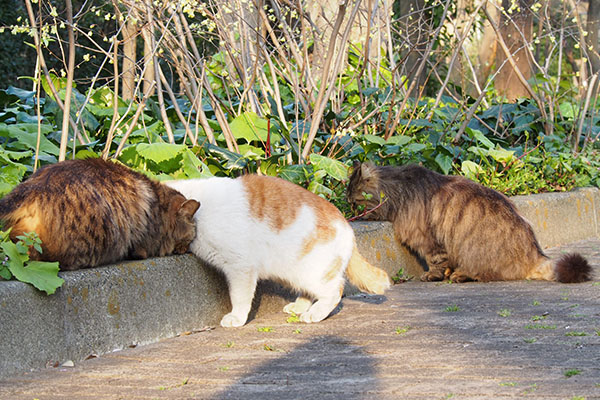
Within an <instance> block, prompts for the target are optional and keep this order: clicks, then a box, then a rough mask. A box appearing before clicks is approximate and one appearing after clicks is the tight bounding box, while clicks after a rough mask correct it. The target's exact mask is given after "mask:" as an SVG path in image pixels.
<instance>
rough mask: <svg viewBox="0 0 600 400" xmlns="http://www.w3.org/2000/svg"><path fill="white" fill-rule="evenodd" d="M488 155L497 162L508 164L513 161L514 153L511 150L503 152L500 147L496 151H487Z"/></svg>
mask: <svg viewBox="0 0 600 400" xmlns="http://www.w3.org/2000/svg"><path fill="white" fill-rule="evenodd" d="M488 154H489V155H490V157H492V158H493V159H494V160H496V161H498V162H509V161H510V160H512V159H513V157H514V154H515V152H514V151H512V150H505V149H503V148H502V147H500V148H498V149H491V150H490V151H488Z"/></svg>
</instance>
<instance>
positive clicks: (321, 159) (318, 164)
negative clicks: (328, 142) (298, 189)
mask: <svg viewBox="0 0 600 400" xmlns="http://www.w3.org/2000/svg"><path fill="white" fill-rule="evenodd" d="M309 159H310V162H311V164H313V165H314V168H315V169H316V170H319V169H320V170H323V171H325V172H327V175H329V176H331V177H332V178H334V179H337V180H338V181H344V180H346V179H348V167H346V166H345V165H344V164H342V163H341V162H340V161H338V160H334V159H332V158H329V157H325V156H322V155H320V154H315V153H313V154H311V155H310V157H309Z"/></svg>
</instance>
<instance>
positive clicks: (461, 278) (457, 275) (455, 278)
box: [450, 271, 473, 283]
mask: <svg viewBox="0 0 600 400" xmlns="http://www.w3.org/2000/svg"><path fill="white" fill-rule="evenodd" d="M450 280H451V281H452V282H457V283H462V282H468V281H472V280H473V279H472V278H471V277H469V276H467V275H464V274H463V273H461V272H458V271H454V272H453V273H452V275H450Z"/></svg>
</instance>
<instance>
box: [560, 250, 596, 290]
mask: <svg viewBox="0 0 600 400" xmlns="http://www.w3.org/2000/svg"><path fill="white" fill-rule="evenodd" d="M554 276H555V279H556V280H557V281H558V282H562V283H579V282H585V281H589V280H590V279H592V267H591V266H590V264H589V263H588V261H587V260H586V259H585V258H583V256H582V255H581V254H577V253H571V254H565V255H564V256H562V257H560V258H559V259H558V260H555V261H554Z"/></svg>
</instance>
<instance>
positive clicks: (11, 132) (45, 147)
mask: <svg viewBox="0 0 600 400" xmlns="http://www.w3.org/2000/svg"><path fill="white" fill-rule="evenodd" d="M20 125H21V124H14V125H6V124H4V123H0V136H4V137H7V138H14V139H17V140H16V141H15V142H10V143H8V144H4V147H5V148H6V147H10V148H12V149H15V150H28V149H29V150H35V148H36V146H37V136H38V135H37V132H28V131H27V130H26V129H21V126H20ZM23 125H25V124H23ZM22 128H26V127H25V126H23V127H22ZM40 151H41V152H44V153H48V154H52V155H54V156H57V155H58V153H59V148H58V147H57V146H56V145H55V144H54V143H52V142H51V141H50V140H48V139H47V138H46V136H44V135H41V136H40Z"/></svg>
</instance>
